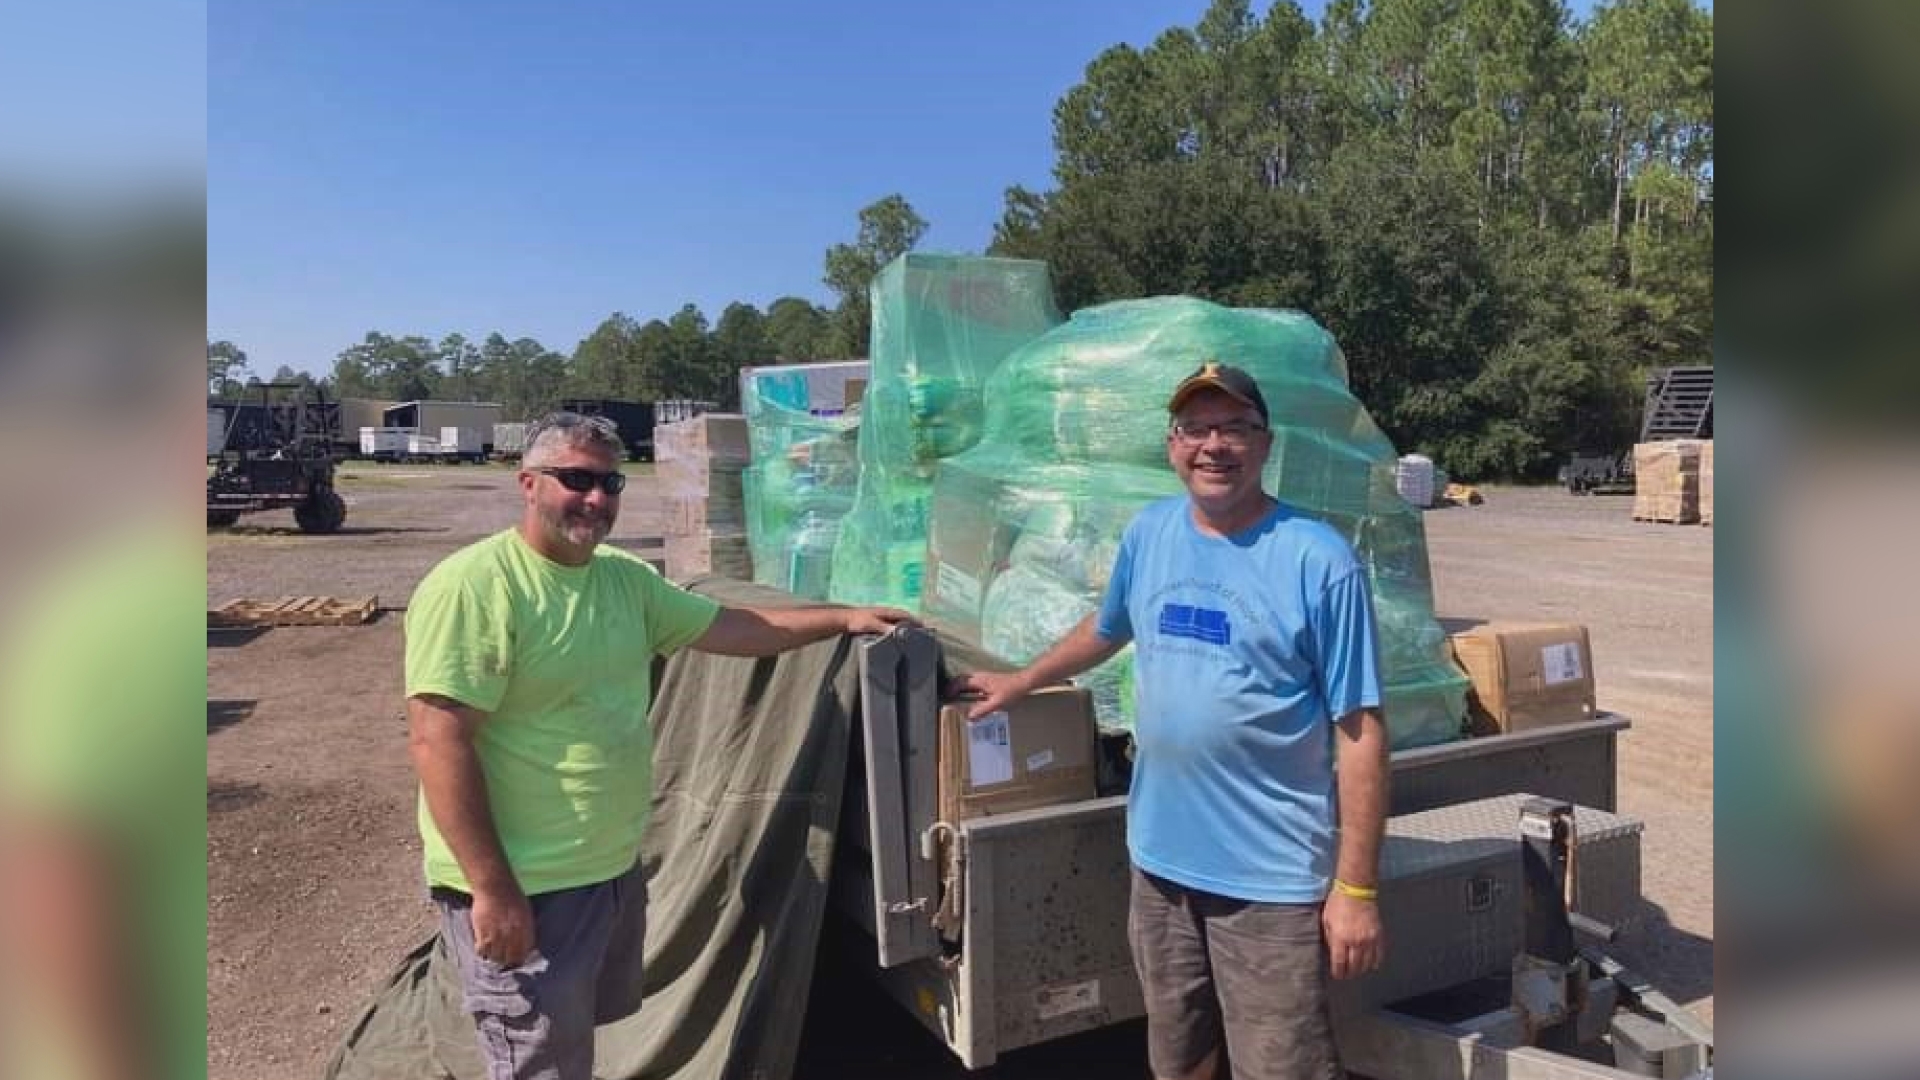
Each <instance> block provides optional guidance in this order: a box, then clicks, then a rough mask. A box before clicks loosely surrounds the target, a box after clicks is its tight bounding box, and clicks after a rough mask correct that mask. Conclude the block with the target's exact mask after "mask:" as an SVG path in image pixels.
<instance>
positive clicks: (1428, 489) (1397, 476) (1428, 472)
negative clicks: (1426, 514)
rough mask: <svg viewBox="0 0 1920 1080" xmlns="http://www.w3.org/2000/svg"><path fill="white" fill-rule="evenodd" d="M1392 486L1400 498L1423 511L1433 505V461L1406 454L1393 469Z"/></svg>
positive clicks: (1418, 455) (1424, 457) (1419, 455)
mask: <svg viewBox="0 0 1920 1080" xmlns="http://www.w3.org/2000/svg"><path fill="white" fill-rule="evenodd" d="M1393 486H1394V488H1395V489H1396V490H1398V491H1399V492H1400V497H1401V498H1403V499H1405V500H1407V502H1409V503H1411V504H1413V505H1414V506H1417V507H1419V508H1420V509H1422V510H1425V509H1426V508H1427V507H1429V506H1432V505H1433V459H1432V458H1429V457H1426V456H1424V455H1422V454H1408V455H1406V456H1405V457H1402V458H1401V459H1400V460H1399V461H1398V462H1397V463H1395V465H1394V467H1393Z"/></svg>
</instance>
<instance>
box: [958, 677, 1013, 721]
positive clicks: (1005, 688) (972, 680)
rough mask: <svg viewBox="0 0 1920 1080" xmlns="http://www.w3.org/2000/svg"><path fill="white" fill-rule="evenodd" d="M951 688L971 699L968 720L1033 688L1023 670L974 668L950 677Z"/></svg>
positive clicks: (1011, 700)
mask: <svg viewBox="0 0 1920 1080" xmlns="http://www.w3.org/2000/svg"><path fill="white" fill-rule="evenodd" d="M951 689H952V690H953V692H954V694H955V695H957V696H959V697H962V698H972V699H973V707H972V708H971V709H968V710H967V719H969V720H978V719H980V718H981V717H983V716H985V715H987V714H988V713H996V712H999V711H1000V710H1002V709H1004V708H1006V707H1007V706H1009V705H1011V704H1013V703H1014V702H1016V701H1019V700H1020V699H1021V698H1023V697H1026V696H1027V695H1028V694H1030V693H1032V692H1033V687H1032V685H1031V684H1030V683H1029V682H1028V681H1027V677H1026V672H1024V671H1016V672H1012V673H1003V672H996V671H976V672H973V673H972V674H968V675H962V676H960V677H959V678H957V679H955V680H953V683H952V687H951Z"/></svg>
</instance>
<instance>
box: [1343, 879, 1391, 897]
mask: <svg viewBox="0 0 1920 1080" xmlns="http://www.w3.org/2000/svg"><path fill="white" fill-rule="evenodd" d="M1333 891H1334V892H1337V893H1339V894H1340V895H1342V896H1351V897H1353V898H1354V899H1355V900H1378V899H1380V890H1379V889H1370V888H1363V887H1361V886H1359V885H1349V884H1347V883H1346V882H1344V881H1341V880H1340V879H1339V878H1334V879H1333Z"/></svg>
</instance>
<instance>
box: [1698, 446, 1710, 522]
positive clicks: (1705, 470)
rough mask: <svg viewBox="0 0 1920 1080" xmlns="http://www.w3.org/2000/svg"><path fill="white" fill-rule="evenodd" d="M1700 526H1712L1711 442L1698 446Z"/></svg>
mask: <svg viewBox="0 0 1920 1080" xmlns="http://www.w3.org/2000/svg"><path fill="white" fill-rule="evenodd" d="M1700 524H1702V525H1711V524H1713V440H1712V439H1708V440H1707V441H1706V442H1703V443H1701V444H1700Z"/></svg>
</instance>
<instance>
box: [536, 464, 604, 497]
mask: <svg viewBox="0 0 1920 1080" xmlns="http://www.w3.org/2000/svg"><path fill="white" fill-rule="evenodd" d="M533 471H534V472H537V473H543V474H545V475H547V476H551V477H553V478H554V479H555V480H558V481H560V486H561V487H563V488H566V489H567V490H568V491H571V492H575V493H577V494H580V495H585V494H586V493H587V492H589V491H592V490H593V489H594V488H596V487H598V488H599V489H600V490H601V491H604V492H606V493H607V494H609V495H618V494H620V492H621V491H623V490H625V489H626V486H627V476H626V474H625V473H617V472H605V473H603V472H594V471H593V470H592V469H553V468H545V469H535V470H533Z"/></svg>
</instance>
